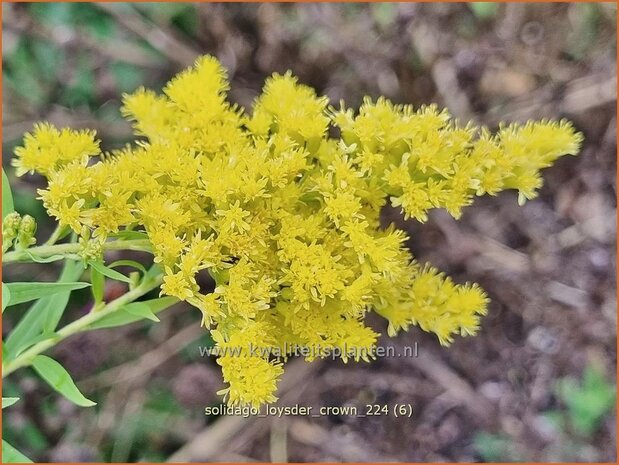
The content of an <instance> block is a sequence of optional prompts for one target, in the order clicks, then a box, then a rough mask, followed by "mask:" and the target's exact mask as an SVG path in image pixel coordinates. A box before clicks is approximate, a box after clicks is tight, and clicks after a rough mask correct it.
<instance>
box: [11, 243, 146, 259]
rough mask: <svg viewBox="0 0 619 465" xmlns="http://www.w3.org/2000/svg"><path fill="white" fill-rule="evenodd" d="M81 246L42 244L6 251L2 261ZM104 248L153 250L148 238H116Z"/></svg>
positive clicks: (66, 251)
mask: <svg viewBox="0 0 619 465" xmlns="http://www.w3.org/2000/svg"><path fill="white" fill-rule="evenodd" d="M81 247H82V246H81V244H79V243H76V242H70V243H68V244H56V245H41V246H39V247H31V248H29V249H24V250H16V251H14V252H7V253H5V254H4V256H3V257H2V263H3V264H6V263H15V262H32V261H34V260H32V258H31V255H33V256H35V257H37V258H47V257H51V256H53V255H71V254H76V253H78V252H79V251H80V248H81ZM103 250H141V251H146V252H149V251H151V246H150V242H149V241H148V240H147V239H133V240H116V241H110V242H106V243H104V244H103Z"/></svg>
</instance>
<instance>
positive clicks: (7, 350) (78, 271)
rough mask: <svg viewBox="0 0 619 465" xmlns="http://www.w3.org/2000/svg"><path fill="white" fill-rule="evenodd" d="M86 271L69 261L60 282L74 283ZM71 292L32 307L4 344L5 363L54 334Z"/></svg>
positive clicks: (59, 294)
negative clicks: (38, 341) (34, 341)
mask: <svg viewBox="0 0 619 465" xmlns="http://www.w3.org/2000/svg"><path fill="white" fill-rule="evenodd" d="M83 271H84V268H83V267H82V263H81V262H72V261H67V262H65V264H64V268H63V270H62V273H61V274H60V277H59V278H58V282H61V283H64V282H72V281H75V280H76V279H78V278H79V277H80V276H81V275H82V273H83ZM70 296H71V291H65V292H61V293H58V294H54V295H52V296H49V297H43V298H41V299H39V300H37V301H36V302H35V303H34V305H32V306H31V307H30V308H29V309H28V311H27V312H26V313H25V315H24V316H23V317H22V319H21V320H19V323H17V325H16V326H15V329H13V331H11V332H10V333H9V335H8V338H7V340H6V342H5V344H4V354H3V355H4V359H5V361H9V360H13V359H14V358H15V357H16V354H17V353H19V352H20V351H21V350H23V347H25V346H29V345H31V341H32V340H36V339H37V338H38V337H39V336H40V335H41V334H43V333H52V332H53V331H54V330H55V329H56V326H58V322H59V321H60V318H61V317H62V314H63V313H64V311H65V308H66V307H67V303H68V302H69V297H70Z"/></svg>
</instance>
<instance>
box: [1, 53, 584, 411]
mask: <svg viewBox="0 0 619 465" xmlns="http://www.w3.org/2000/svg"><path fill="white" fill-rule="evenodd" d="M227 90H228V82H227V77H226V72H225V70H224V69H223V67H222V66H221V64H220V63H219V62H218V61H217V60H216V59H215V58H213V57H209V56H206V57H201V58H199V59H198V60H197V61H196V64H195V66H193V67H192V68H190V69H188V70H186V71H183V72H182V73H180V74H179V75H178V76H177V77H175V78H173V79H172V80H171V81H170V82H169V83H168V84H167V85H166V86H165V87H164V92H163V94H162V95H157V94H156V93H154V92H152V91H149V90H145V89H138V90H137V91H136V92H135V93H133V94H131V95H126V96H125V97H124V106H123V109H122V113H123V115H124V116H125V117H127V118H128V119H129V120H131V121H133V122H134V130H135V135H136V142H135V143H134V144H133V145H131V146H128V147H126V148H124V149H122V150H117V151H114V152H112V153H111V154H106V155H105V156H103V157H101V159H100V160H98V161H97V162H96V163H89V162H88V160H89V157H91V156H96V155H99V143H98V141H97V140H95V135H94V133H93V132H91V131H74V130H71V129H62V130H59V129H56V128H54V127H53V126H51V125H49V124H45V123H43V124H39V125H37V126H35V129H34V131H33V132H32V133H31V134H27V135H26V137H25V139H24V144H23V146H21V147H18V148H17V149H16V150H15V155H16V157H15V158H14V159H13V165H14V166H15V167H16V168H17V174H18V175H20V176H21V175H23V174H25V173H27V172H36V173H39V174H42V175H43V176H45V177H46V178H47V179H48V185H47V187H46V188H45V189H42V190H40V192H39V193H40V195H41V198H42V199H43V202H44V205H45V207H46V208H47V210H48V212H49V213H50V215H52V216H54V217H56V218H57V219H58V221H59V222H60V223H61V224H62V225H68V226H70V227H71V228H72V229H73V231H75V232H76V233H77V234H80V235H81V236H82V240H83V241H89V240H90V237H91V233H92V236H93V237H96V241H97V243H102V241H105V240H106V239H112V238H113V235H114V234H117V233H119V232H121V231H123V230H128V231H134V232H136V231H138V232H139V231H141V232H144V233H146V235H147V237H148V239H149V240H150V242H151V245H152V251H153V255H154V260H155V262H156V263H161V265H162V267H163V269H164V276H163V284H162V286H161V293H162V294H166V295H172V296H176V297H178V298H179V299H182V300H186V301H187V302H189V303H191V304H192V305H194V306H196V307H197V308H199V309H200V311H201V312H202V318H203V324H204V325H205V326H206V327H208V328H209V329H210V330H211V333H212V335H213V339H214V341H215V344H216V346H217V347H219V348H221V349H223V348H226V349H230V350H233V349H235V350H243V351H245V352H242V353H240V354H233V353H230V352H227V353H222V354H221V355H220V356H219V359H218V363H219V364H220V365H221V367H222V372H223V377H224V380H225V381H226V382H227V383H228V384H229V387H228V388H227V389H225V390H224V392H223V393H224V394H225V395H226V396H227V399H228V401H229V402H231V403H242V404H252V405H254V406H259V405H261V404H263V403H265V402H274V401H275V400H276V389H277V383H278V380H279V378H280V376H281V374H282V372H283V365H282V363H283V361H285V359H286V358H287V357H288V356H289V355H291V354H292V353H294V350H293V349H292V348H291V347H292V346H293V345H296V346H301V347H305V348H307V349H308V350H309V353H307V354H306V355H305V357H306V358H307V359H308V360H311V359H313V358H316V357H322V356H326V354H328V353H329V351H339V352H338V353H341V357H342V359H343V360H344V361H347V360H369V359H371V358H372V349H373V348H374V347H375V344H376V339H377V337H378V334H377V333H376V332H374V331H373V330H372V329H370V328H369V327H368V326H366V324H365V317H366V315H367V314H368V313H369V312H371V311H374V312H376V313H378V314H379V315H381V316H382V317H384V318H385V319H386V326H387V328H386V330H387V332H388V334H389V335H391V336H393V335H395V334H396V333H397V332H398V331H400V330H407V329H408V328H409V327H410V326H411V325H416V326H419V327H420V328H421V329H422V330H425V331H429V332H432V333H434V334H436V336H437V337H438V340H439V342H440V343H441V344H444V345H447V344H449V343H450V342H452V340H453V339H454V337H456V336H458V335H463V336H466V335H472V334H475V333H476V332H477V330H478V328H479V325H480V317H481V316H483V315H484V314H485V313H486V308H487V303H488V299H487V297H486V295H485V293H484V292H483V291H482V290H481V289H480V288H479V287H478V286H477V285H474V284H473V285H472V284H464V285H459V284H456V283H454V282H453V281H452V280H451V279H449V278H448V277H445V276H443V275H442V274H441V273H439V272H438V271H437V270H436V269H434V268H432V267H430V266H427V265H420V264H418V263H416V262H415V261H414V260H413V257H412V256H411V253H410V252H409V251H408V249H407V248H406V246H405V242H406V240H407V237H406V235H405V234H404V233H403V232H402V231H399V230H397V229H396V228H395V227H394V226H390V227H388V228H386V229H385V228H383V227H381V224H380V209H381V207H382V206H383V205H385V204H386V203H387V202H390V203H391V204H392V205H393V206H396V207H399V208H401V209H402V212H403V214H404V216H405V217H406V218H413V219H415V220H417V221H421V222H423V221H426V219H427V217H428V212H429V211H430V210H431V209H433V208H444V209H446V210H447V211H448V212H449V213H451V214H452V215H453V216H455V217H458V216H459V215H461V213H462V209H463V208H464V207H465V206H467V205H469V204H470V203H472V201H473V199H474V198H475V197H476V196H479V195H484V194H490V195H496V194H497V193H499V192H501V191H503V190H506V189H515V190H517V191H518V193H519V201H520V202H524V201H525V200H527V199H531V198H534V197H535V195H536V193H537V190H538V189H539V187H540V186H541V183H542V178H541V175H540V170H541V169H543V168H546V167H548V166H550V165H551V164H552V163H553V162H554V161H555V160H556V159H557V158H558V157H560V156H562V155H566V154H576V153H577V152H578V150H579V148H580V144H581V141H582V135H581V134H579V133H577V132H576V131H575V130H574V128H573V127H572V125H571V124H570V123H568V122H567V121H561V122H558V123H557V122H550V121H541V122H529V123H526V124H524V125H518V124H512V125H507V126H501V127H500V128H499V130H498V132H497V133H496V134H492V133H491V132H490V131H489V130H488V129H486V128H476V127H474V126H472V125H467V126H464V127H462V126H460V125H458V124H457V123H456V122H454V121H453V120H451V118H450V116H449V114H448V113H447V112H446V111H444V110H439V109H438V108H437V107H436V106H434V105H431V106H427V107H421V108H418V109H414V108H412V107H411V106H410V105H394V104H392V103H391V102H389V101H388V100H386V99H384V98H379V99H378V100H376V101H372V100H371V99H369V98H367V99H365V100H364V102H363V104H362V106H361V108H360V109H359V111H358V112H354V111H353V110H352V109H347V108H345V107H344V105H343V104H342V105H341V108H340V109H339V110H336V109H334V108H331V107H328V102H327V99H326V98H325V97H320V96H317V95H316V93H315V91H314V90H313V89H311V88H310V87H307V86H305V85H302V84H300V83H299V82H298V80H297V78H295V77H294V76H292V74H291V73H286V74H284V75H277V74H276V75H274V76H273V77H271V78H269V79H268V80H267V82H266V84H265V87H264V90H263V93H262V95H261V96H260V97H258V98H257V100H256V101H255V103H254V105H253V108H252V111H250V112H249V114H250V116H247V115H244V114H243V111H242V110H241V109H239V108H237V107H235V106H234V105H230V104H229V103H228V102H227V100H226V93H227ZM330 126H331V127H333V128H335V129H337V130H338V131H334V132H339V134H340V137H338V138H332V137H330V136H329V127H330ZM145 138H146V139H145ZM205 269H206V270H208V271H209V273H210V274H211V276H213V277H214V279H215V281H216V283H215V290H214V292H212V293H208V294H204V293H202V292H201V290H200V287H199V286H198V284H197V282H196V276H197V274H198V273H199V272H200V271H201V270H205ZM251 344H253V345H254V346H258V347H260V348H261V349H262V350H260V351H258V352H256V351H248V345H251ZM275 349H278V351H275ZM319 349H320V350H319Z"/></svg>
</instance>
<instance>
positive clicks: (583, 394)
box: [473, 363, 617, 462]
mask: <svg viewBox="0 0 619 465" xmlns="http://www.w3.org/2000/svg"><path fill="white" fill-rule="evenodd" d="M555 391H556V395H557V397H558V399H559V400H560V401H561V402H562V403H563V404H564V405H565V407H566V408H565V409H554V410H548V411H546V412H544V413H543V414H542V415H541V416H540V418H539V420H540V421H541V422H543V423H545V425H546V427H547V428H548V430H549V432H550V436H551V437H552V438H553V440H552V441H551V442H550V444H549V445H548V446H546V451H545V454H546V455H545V460H546V461H551V462H553V461H572V460H576V461H581V460H584V461H586V460H587V459H588V457H587V456H586V455H583V451H584V452H585V454H586V449H587V447H586V446H587V444H589V443H590V442H591V440H592V438H593V435H594V434H595V433H596V431H597V430H598V429H599V428H600V427H601V425H602V422H603V421H604V420H605V419H607V418H608V417H609V416H610V415H611V414H612V412H613V407H614V406H615V401H616V395H617V387H616V385H615V384H613V383H610V382H608V381H607V380H606V377H605V376H604V373H603V371H602V370H601V368H600V367H599V366H597V365H595V364H593V363H589V364H587V365H586V366H585V370H584V372H583V375H582V379H581V380H580V382H579V381H577V380H576V379H574V378H572V377H565V378H562V379H559V380H558V381H557V383H556V385H555ZM473 444H474V446H475V449H476V450H477V452H478V453H479V455H480V456H481V457H482V459H483V460H485V461H487V462H513V461H531V460H533V456H532V455H531V454H530V452H529V445H528V444H522V443H520V442H519V441H518V440H514V439H513V438H511V437H510V436H509V435H507V434H502V433H499V434H492V433H487V432H480V433H477V434H476V435H475V437H474V439H473Z"/></svg>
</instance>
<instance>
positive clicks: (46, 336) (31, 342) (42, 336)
mask: <svg viewBox="0 0 619 465" xmlns="http://www.w3.org/2000/svg"><path fill="white" fill-rule="evenodd" d="M57 336H58V333H43V334H40V335H38V336H37V337H35V338H34V339H30V340H29V341H28V343H27V344H25V345H24V346H22V347H20V348H19V350H18V351H17V352H16V353H15V357H19V355H20V354H21V353H23V352H24V351H25V350H27V349H29V348H30V347H32V346H33V345H35V344H38V343H39V342H42V341H47V340H48V339H52V338H54V337H57Z"/></svg>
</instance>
